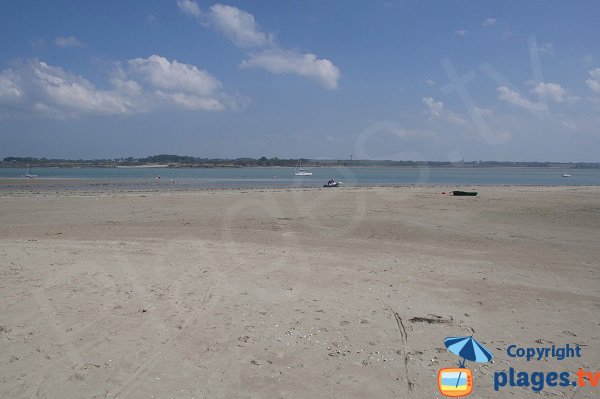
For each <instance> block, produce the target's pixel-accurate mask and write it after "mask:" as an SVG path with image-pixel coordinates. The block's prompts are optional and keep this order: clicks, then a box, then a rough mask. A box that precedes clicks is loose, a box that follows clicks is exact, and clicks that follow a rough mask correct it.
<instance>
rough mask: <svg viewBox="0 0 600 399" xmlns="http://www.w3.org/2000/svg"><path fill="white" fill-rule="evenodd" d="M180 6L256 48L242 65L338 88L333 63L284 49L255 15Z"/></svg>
mask: <svg viewBox="0 0 600 399" xmlns="http://www.w3.org/2000/svg"><path fill="white" fill-rule="evenodd" d="M177 5H178V6H179V9H180V10H181V11H182V12H183V13H185V14H186V15H189V16H192V17H195V18H197V19H198V20H199V21H200V22H201V23H202V24H203V25H207V26H212V27H213V28H214V29H216V30H218V31H219V32H221V33H223V34H224V35H225V36H226V37H227V38H228V39H229V40H231V41H232V42H233V43H234V44H235V45H236V46H237V47H239V48H241V49H247V50H251V49H253V50H254V51H253V52H251V53H248V54H247V59H246V60H244V61H242V63H241V64H240V67H241V68H262V69H265V70H267V71H269V72H271V73H275V74H295V75H299V76H303V77H306V78H308V79H312V80H314V81H316V82H318V83H319V84H320V85H321V86H323V87H324V88H327V89H335V88H337V85H338V83H337V82H338V80H339V78H340V76H341V73H340V69H339V68H338V67H337V66H335V65H334V64H333V62H331V61H330V60H328V59H326V58H318V57H317V56H316V55H314V54H312V53H309V52H307V53H302V52H299V51H297V50H291V49H285V48H282V47H281V46H279V44H278V43H277V41H276V40H275V36H274V35H273V34H271V33H266V32H264V31H263V30H262V29H261V28H260V26H259V25H258V23H257V22H256V20H255V18H254V16H253V15H252V14H250V13H248V12H246V11H244V10H241V9H239V8H237V7H233V6H228V5H223V4H215V5H213V6H212V7H210V10H209V11H208V12H203V11H202V10H201V9H200V7H199V6H198V4H197V3H196V2H195V1H193V0H178V1H177Z"/></svg>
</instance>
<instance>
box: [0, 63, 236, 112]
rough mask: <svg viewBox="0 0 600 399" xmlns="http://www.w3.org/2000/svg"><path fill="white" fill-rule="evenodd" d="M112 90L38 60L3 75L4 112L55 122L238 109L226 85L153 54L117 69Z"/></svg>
mask: <svg viewBox="0 0 600 399" xmlns="http://www.w3.org/2000/svg"><path fill="white" fill-rule="evenodd" d="M109 82H110V84H111V85H112V87H111V88H110V89H100V88H98V87H96V86H95V85H94V84H93V83H92V82H90V81H89V80H87V79H86V78H84V77H82V76H79V75H76V74H74V73H72V72H69V71H66V70H64V69H62V68H60V67H56V66H51V65H48V64H47V63H45V62H42V61H39V60H31V61H29V62H24V63H20V64H18V65H16V66H14V67H13V68H9V69H5V70H3V71H1V72H0V110H2V111H5V112H6V111H8V112H9V113H12V114H45V115H50V116H54V117H60V118H65V117H79V116H84V115H122V114H132V113H139V112H148V111H150V110H154V109H160V108H162V107H164V106H171V107H179V108H184V109H189V110H200V111H220V110H223V109H226V108H236V105H235V99H234V96H231V95H229V94H227V93H224V92H223V91H222V85H221V82H219V80H218V79H216V78H215V77H213V76H212V75H210V74H209V73H208V72H206V71H202V70H200V69H198V68H197V67H196V66H194V65H189V64H184V63H180V62H178V61H176V60H173V61H169V60H168V59H166V58H164V57H161V56H158V55H152V56H150V57H148V58H136V59H132V60H129V61H126V62H124V63H122V64H121V65H120V66H118V67H116V68H115V70H114V71H113V73H112V74H111V76H110V80H109Z"/></svg>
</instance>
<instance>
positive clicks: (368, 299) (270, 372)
mask: <svg viewBox="0 0 600 399" xmlns="http://www.w3.org/2000/svg"><path fill="white" fill-rule="evenodd" d="M447 189H448V188H444V187H428V188H427V187H426V188H341V189H289V190H288V189H265V190H263V189H256V190H222V191H208V190H207V191H193V192H168V193H161V192H159V193H154V192H133V193H131V192H95V193H85V192H76V191H65V192H59V193H51V192H44V191H42V192H40V193H37V194H33V193H31V192H29V191H24V190H19V189H17V190H13V189H11V190H7V189H6V188H5V189H4V190H0V222H1V225H0V273H1V277H2V278H1V280H0V281H1V282H0V295H1V299H2V302H1V304H0V310H1V313H0V315H1V318H0V381H1V383H0V397H2V398H34V397H40V398H114V397H119V398H125V397H127V398H152V397H155V398H171V397H173V398H191V397H195V398H367V397H369V398H436V397H440V396H441V395H440V394H439V393H438V390H437V371H438V370H439V369H440V368H442V367H453V366H454V365H456V362H457V360H458V358H457V357H456V356H455V355H453V354H451V353H449V352H447V351H446V350H445V348H444V345H443V340H444V338H445V337H447V336H457V335H472V334H474V335H475V337H476V338H477V339H478V340H480V341H481V342H482V343H484V344H485V345H486V346H487V347H488V348H489V349H490V350H491V351H492V352H493V353H494V355H495V356H496V357H495V360H494V363H493V364H485V365H476V364H474V363H468V364H467V365H468V366H470V367H471V369H473V372H474V376H475V377H474V383H475V393H474V394H473V395H472V397H477V398H484V397H485V398H491V397H497V398H507V397H515V398H531V397H534V395H541V396H553V397H569V398H570V397H572V398H592V397H598V392H600V387H598V388H595V389H593V388H589V387H586V388H580V389H575V388H573V387H569V388H558V387H557V388H547V389H546V390H544V391H543V392H542V393H541V394H534V393H533V392H532V391H531V389H528V388H516V387H515V388H509V387H506V388H504V389H503V390H501V391H500V392H494V390H493V389H492V376H493V373H494V371H501V370H507V369H508V368H509V367H511V366H513V367H515V369H517V371H523V370H529V371H535V370H540V371H559V372H560V371H571V372H575V371H577V369H578V368H579V367H586V368H587V369H590V370H594V371H595V370H597V371H600V363H599V360H598V359H600V341H599V339H600V325H599V323H600V317H599V310H600V284H599V282H600V270H599V267H598V266H599V265H598V260H599V259H600V245H599V243H600V187H478V188H477V190H478V191H479V192H480V196H478V197H474V198H472V197H471V198H469V197H451V196H444V195H441V194H440V192H441V191H444V190H447ZM8 191H11V193H10V194H9V193H8ZM536 341H537V342H536ZM551 343H554V344H555V345H564V344H567V343H569V344H571V345H574V344H579V345H581V346H582V358H579V359H566V360H563V361H561V362H559V361H556V360H549V361H541V362H529V363H528V362H526V361H525V360H522V359H521V360H518V359H513V358H509V357H508V356H507V354H506V347H507V346H508V345H510V344H516V345H519V346H524V347H526V346H534V347H541V346H545V345H551Z"/></svg>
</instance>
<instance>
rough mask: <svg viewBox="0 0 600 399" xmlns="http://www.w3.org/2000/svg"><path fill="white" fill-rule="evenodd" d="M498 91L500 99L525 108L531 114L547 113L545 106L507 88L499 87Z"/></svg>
mask: <svg viewBox="0 0 600 399" xmlns="http://www.w3.org/2000/svg"><path fill="white" fill-rule="evenodd" d="M496 90H498V98H499V99H500V100H502V101H505V102H507V103H510V104H513V105H516V106H518V107H521V108H525V109H527V110H529V111H531V112H540V111H546V106H545V105H544V104H541V103H536V102H533V101H531V100H529V99H528V98H526V97H523V96H522V95H521V94H519V93H517V92H516V91H514V90H511V89H509V88H508V87H506V86H499V87H497V88H496Z"/></svg>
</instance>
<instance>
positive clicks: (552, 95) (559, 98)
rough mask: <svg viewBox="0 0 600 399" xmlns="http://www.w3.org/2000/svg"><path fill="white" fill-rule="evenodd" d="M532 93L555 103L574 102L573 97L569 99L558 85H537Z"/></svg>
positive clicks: (565, 91)
mask: <svg viewBox="0 0 600 399" xmlns="http://www.w3.org/2000/svg"><path fill="white" fill-rule="evenodd" d="M531 92H532V93H535V94H537V95H538V96H541V97H543V98H549V99H551V100H553V101H556V102H557V103H562V102H565V101H568V100H574V99H575V97H570V96H569V95H568V93H567V90H565V89H564V88H563V87H562V86H561V85H559V84H558V83H543V82H541V83H538V84H537V85H536V86H535V87H534V88H533V89H532V90H531Z"/></svg>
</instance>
